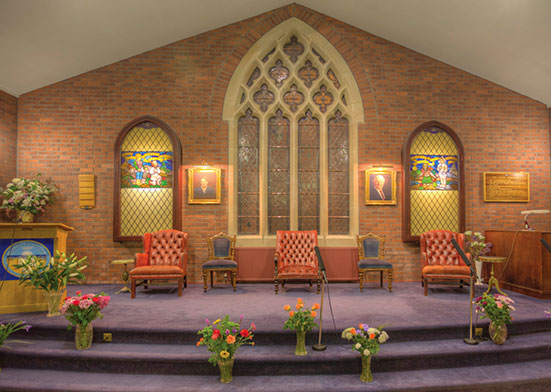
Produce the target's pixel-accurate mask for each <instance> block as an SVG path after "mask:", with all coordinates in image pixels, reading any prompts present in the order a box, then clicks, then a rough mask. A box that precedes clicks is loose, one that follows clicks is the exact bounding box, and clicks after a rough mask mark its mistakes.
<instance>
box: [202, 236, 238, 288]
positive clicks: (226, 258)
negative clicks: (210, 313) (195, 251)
mask: <svg viewBox="0 0 551 392" xmlns="http://www.w3.org/2000/svg"><path fill="white" fill-rule="evenodd" d="M207 242H208V245H209V261H207V262H206V263H204V264H203V266H202V269H203V283H204V292H206V291H207V280H208V274H209V272H210V286H211V287H213V286H214V272H224V273H226V274H230V276H231V283H232V286H233V291H235V281H236V279H237V262H236V261H235V236H229V235H226V234H225V233H219V234H216V235H215V236H213V237H211V238H209V239H207Z"/></svg>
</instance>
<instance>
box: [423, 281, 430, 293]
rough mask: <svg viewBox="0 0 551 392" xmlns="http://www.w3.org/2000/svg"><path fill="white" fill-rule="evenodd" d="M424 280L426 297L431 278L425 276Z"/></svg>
mask: <svg viewBox="0 0 551 392" xmlns="http://www.w3.org/2000/svg"><path fill="white" fill-rule="evenodd" d="M423 282H424V284H423V286H424V287H425V297H426V296H427V295H429V280H428V279H426V278H425V279H424V280H423Z"/></svg>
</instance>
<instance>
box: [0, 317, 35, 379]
mask: <svg viewBox="0 0 551 392" xmlns="http://www.w3.org/2000/svg"><path fill="white" fill-rule="evenodd" d="M22 329H24V330H25V331H26V332H29V329H31V325H30V324H27V322H26V321H18V322H16V323H2V322H0V347H2V346H3V345H4V342H5V341H6V339H7V338H8V337H9V336H10V335H11V334H12V333H14V332H17V331H20V330H22ZM0 371H2V369H0Z"/></svg>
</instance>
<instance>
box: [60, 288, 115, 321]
mask: <svg viewBox="0 0 551 392" xmlns="http://www.w3.org/2000/svg"><path fill="white" fill-rule="evenodd" d="M110 300H111V297H110V296H108V295H106V294H105V293H103V292H102V293H100V294H84V295H83V294H82V292H81V291H77V292H76V296H74V297H67V298H65V302H64V303H63V305H62V306H61V313H63V314H64V315H65V318H66V319H67V320H69V322H70V324H69V325H68V326H67V329H68V330H70V329H71V328H72V326H73V325H75V326H76V325H80V326H81V327H82V328H86V327H87V326H88V324H90V323H91V322H92V321H94V320H95V319H97V318H103V315H102V314H101V311H102V310H103V309H105V307H106V306H107V305H108V304H109V301H110Z"/></svg>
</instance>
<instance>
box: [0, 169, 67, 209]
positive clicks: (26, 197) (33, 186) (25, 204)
mask: <svg viewBox="0 0 551 392" xmlns="http://www.w3.org/2000/svg"><path fill="white" fill-rule="evenodd" d="M56 190H57V188H56V187H55V185H53V184H49V183H43V182H42V181H40V174H37V175H36V176H35V177H34V178H31V179H27V178H14V179H13V180H11V182H10V183H9V184H8V185H6V188H5V189H2V188H0V195H1V196H2V199H4V200H3V202H2V205H1V206H0V209H5V210H6V212H9V211H12V210H22V211H29V212H30V213H32V214H38V213H41V212H44V207H45V206H47V205H49V204H52V203H53V199H52V196H51V195H52V194H53V193H54V192H55V191H56Z"/></svg>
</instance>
